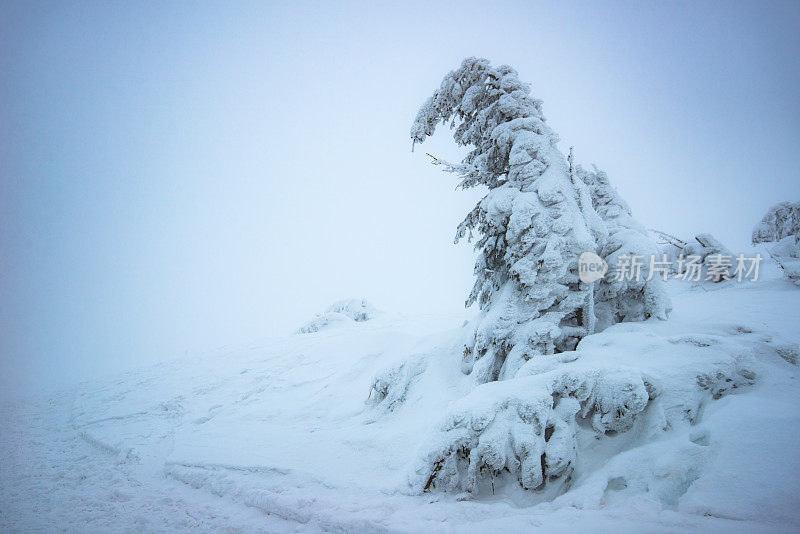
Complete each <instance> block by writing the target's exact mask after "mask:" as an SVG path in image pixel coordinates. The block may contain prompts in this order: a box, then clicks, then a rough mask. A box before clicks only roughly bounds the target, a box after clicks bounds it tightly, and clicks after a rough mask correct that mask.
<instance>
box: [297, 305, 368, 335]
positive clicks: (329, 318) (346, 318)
mask: <svg viewBox="0 0 800 534" xmlns="http://www.w3.org/2000/svg"><path fill="white" fill-rule="evenodd" d="M376 312H377V310H376V309H375V307H374V306H372V305H371V304H370V303H369V302H367V301H366V300H364V299H344V300H339V301H337V302H334V303H333V304H331V305H330V306H329V307H328V309H327V310H325V311H324V312H323V313H318V314H317V315H316V316H315V317H314V318H313V319H311V320H310V321H308V322H307V323H306V324H304V325H303V326H301V327H300V328H298V329H297V332H296V333H298V334H312V333H314V332H319V331H320V330H322V329H323V328H327V327H329V326H333V325H336V324H342V323H350V322H356V323H361V322H364V321H369V320H370V319H372V318H373V317H374V316H375V314H376Z"/></svg>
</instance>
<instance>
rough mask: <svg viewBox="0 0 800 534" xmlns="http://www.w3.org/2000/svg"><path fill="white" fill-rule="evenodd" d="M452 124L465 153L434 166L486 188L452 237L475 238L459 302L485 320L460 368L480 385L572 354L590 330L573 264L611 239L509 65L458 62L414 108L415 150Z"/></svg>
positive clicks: (585, 290) (587, 302)
mask: <svg viewBox="0 0 800 534" xmlns="http://www.w3.org/2000/svg"><path fill="white" fill-rule="evenodd" d="M448 121H452V122H451V127H454V128H455V131H454V134H453V138H454V139H455V141H456V143H458V144H459V145H463V146H468V147H471V148H472V150H471V151H470V152H469V154H468V155H467V156H466V158H465V159H464V160H463V161H462V163H461V164H450V163H447V162H444V161H441V160H436V159H435V160H434V163H437V164H442V165H444V166H445V167H446V169H447V170H448V171H450V172H454V173H456V174H458V175H459V177H460V179H461V183H460V186H461V187H462V188H468V187H474V186H478V185H483V186H486V187H487V188H488V189H489V191H488V193H487V195H486V196H485V197H484V198H483V199H482V200H481V201H480V202H479V203H478V204H477V206H475V208H474V209H473V210H472V211H471V212H470V213H469V214H468V215H467V217H466V219H465V220H464V222H462V223H461V225H460V226H459V227H458V231H457V234H456V242H458V240H459V239H461V238H463V237H464V236H465V235H467V234H469V237H470V238H472V234H473V231H476V232H477V233H478V234H479V237H478V240H477V242H476V244H475V248H476V249H477V250H478V251H479V255H478V259H477V261H476V264H475V276H476V281H475V286H474V288H473V289H472V292H471V293H470V295H469V298H468V300H467V305H470V304H472V303H474V302H477V303H478V305H479V307H480V309H481V310H482V313H481V314H480V316H479V318H478V319H477V322H476V324H475V330H474V336H473V337H472V339H471V341H470V343H468V344H467V346H466V347H465V350H464V367H463V370H464V372H466V373H471V374H472V375H473V376H474V377H475V379H476V381H477V382H479V383H483V382H488V381H492V380H497V379H498V378H511V377H513V376H514V374H515V373H516V371H517V370H518V369H519V368H520V367H521V366H522V365H523V364H524V363H525V361H527V360H528V359H529V358H530V357H531V356H533V355H534V354H551V353H554V352H557V351H563V350H570V349H573V348H574V347H575V345H576V344H577V342H578V341H579V340H580V339H581V338H583V337H584V336H586V335H588V334H591V333H592V332H593V331H594V329H595V315H594V302H593V301H594V295H593V288H592V287H591V286H590V285H588V284H584V283H581V282H580V280H579V279H578V272H577V267H578V265H577V263H578V256H579V255H580V254H581V253H582V252H585V251H596V250H597V248H598V244H597V243H598V240H603V239H605V237H606V235H607V232H606V228H605V225H604V224H603V222H602V220H601V219H600V217H599V216H598V215H597V213H596V212H595V210H594V209H593V207H592V199H591V194H590V192H589V189H588V187H587V186H586V184H584V183H583V182H582V181H581V180H575V179H573V177H571V176H570V173H569V167H568V165H567V161H566V159H565V157H564V155H563V154H562V153H561V152H560V151H559V150H558V148H557V147H556V144H557V143H558V140H559V138H558V135H557V134H556V133H555V132H554V131H553V130H552V129H550V127H549V126H548V125H547V124H546V122H545V118H544V116H543V115H542V102H541V101H540V100H537V99H535V98H533V97H531V96H530V87H529V86H528V85H527V84H524V83H522V82H521V81H520V80H519V78H518V77H517V73H516V71H514V69H512V68H510V67H508V66H500V67H492V66H491V65H490V63H489V61H488V60H486V59H477V58H467V59H465V60H464V61H463V63H462V64H461V67H460V68H458V69H457V70H454V71H452V72H450V73H449V74H448V75H447V76H445V78H444V80H443V81H442V84H441V86H440V88H439V89H438V90H437V91H435V92H434V94H433V96H431V97H430V98H429V99H428V101H427V102H426V103H425V104H424V105H423V106H422V107H421V108H420V110H419V112H418V114H417V117H416V120H415V121H414V125H413V127H412V128H411V137H412V139H413V141H414V143H417V142H419V143H421V142H423V141H424V140H425V139H426V138H427V137H428V136H430V135H432V134H433V133H434V131H435V129H436V127H437V126H438V125H439V123H446V122H448ZM456 123H457V125H456Z"/></svg>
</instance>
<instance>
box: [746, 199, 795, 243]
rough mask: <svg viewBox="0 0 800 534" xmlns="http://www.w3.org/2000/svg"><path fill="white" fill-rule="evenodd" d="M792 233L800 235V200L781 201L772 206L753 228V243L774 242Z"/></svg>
mask: <svg viewBox="0 0 800 534" xmlns="http://www.w3.org/2000/svg"><path fill="white" fill-rule="evenodd" d="M792 235H793V236H797V235H800V202H796V203H794V204H792V203H791V202H781V203H780V204H776V205H775V206H772V207H771V208H770V209H769V211H767V213H766V215H764V217H763V218H762V219H761V222H760V223H758V224H757V225H756V227H755V228H753V244H754V245H756V244H758V243H776V242H778V241H780V240H781V239H783V238H784V237H787V236H792Z"/></svg>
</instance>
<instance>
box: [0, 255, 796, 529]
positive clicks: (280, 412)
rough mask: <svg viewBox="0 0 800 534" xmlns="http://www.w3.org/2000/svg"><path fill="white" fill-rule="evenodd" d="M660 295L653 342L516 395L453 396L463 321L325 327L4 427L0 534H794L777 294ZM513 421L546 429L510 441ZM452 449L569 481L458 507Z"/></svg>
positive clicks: (633, 335) (792, 375) (524, 387)
mask: <svg viewBox="0 0 800 534" xmlns="http://www.w3.org/2000/svg"><path fill="white" fill-rule="evenodd" d="M667 289H668V291H669V293H670V296H671V298H672V301H673V303H674V312H673V313H672V315H671V316H670V319H669V320H668V321H658V320H655V319H652V320H649V321H645V322H640V323H620V324H617V325H615V326H612V327H610V328H609V329H607V330H606V331H604V332H602V333H599V334H595V335H590V336H588V337H586V338H585V339H583V340H582V341H581V343H580V344H579V345H578V348H577V350H576V351H574V352H567V353H562V354H559V355H556V356H552V355H551V356H547V357H543V358H540V359H535V360H531V361H530V362H528V364H526V365H525V366H524V367H523V369H522V370H521V371H520V374H518V375H517V376H521V375H524V376H525V378H524V380H513V381H507V382H493V383H488V384H483V385H476V384H475V381H474V380H473V379H472V378H471V377H470V376H468V375H464V374H462V373H461V371H460V352H461V350H462V347H463V343H464V336H465V332H467V329H466V328H464V327H463V323H464V320H465V319H467V318H469V317H470V315H469V314H468V313H467V312H465V313H464V314H462V315H458V316H447V317H430V316H418V317H400V316H396V315H392V314H390V313H388V312H383V313H378V314H376V313H372V312H371V313H370V314H369V320H355V319H354V318H352V317H351V318H350V319H352V320H350V319H347V314H344V313H343V312H342V311H341V310H333V311H329V312H327V313H328V314H329V315H330V314H331V313H333V314H335V317H334V318H340V319H342V320H326V321H322V322H324V323H325V324H324V325H323V326H324V328H321V327H320V328H316V330H317V331H314V330H315V329H304V331H305V332H310V333H304V334H294V335H291V336H288V337H285V338H280V339H274V340H270V341H268V342H265V343H260V344H253V345H252V346H242V347H238V348H235V349H226V350H222V351H217V352H215V353H213V354H211V355H206V356H204V357H197V358H186V359H183V360H180V361H175V362H172V363H169V364H162V365H158V366H155V367H151V368H147V369H143V370H139V371H135V372H130V373H127V374H125V375H122V376H119V377H118V378H117V379H114V380H106V381H99V382H93V383H86V384H82V385H81V386H80V387H76V388H75V389H73V390H71V391H68V392H63V393H60V394H57V395H47V396H44V395H43V396H41V397H40V398H36V399H29V400H28V401H26V402H24V403H22V402H20V403H16V404H13V405H12V404H9V405H4V406H3V407H2V422H1V424H2V429H3V430H2V434H1V435H2V437H1V438H0V440H1V442H0V447H2V449H1V452H2V456H3V458H4V461H3V462H2V465H0V492H2V493H0V529H2V530H11V531H26V532H28V531H53V530H59V529H67V530H70V531H103V532H108V531H134V530H146V531H163V530H166V531H176V530H189V529H196V530H200V531H206V530H210V529H225V530H226V531H232V532H255V531H266V532H282V531H288V532H316V531H340V532H475V531H520V530H522V529H529V528H532V527H542V528H546V529H547V530H548V531H551V532H573V531H589V530H590V531H593V532H610V531H615V532H631V531H647V532H674V531H677V530H680V531H684V530H689V531H698V532H700V531H702V532H708V531H716V532H722V531H724V532H759V531H763V532H767V531H769V532H796V531H797V530H798V529H800V482H798V481H800V460H799V459H798V452H797V451H798V450H800V384H798V380H797V376H798V367H797V365H796V358H797V343H798V341H800V328H798V324H800V291H798V290H797V288H796V287H795V286H793V285H792V284H791V282H789V281H788V280H786V279H784V278H782V277H781V274H780V272H779V271H778V269H777V268H776V267H775V266H774V264H770V265H766V264H765V265H764V266H763V267H762V276H761V279H760V280H759V281H757V282H743V283H736V282H729V283H724V284H704V285H697V286H696V285H692V284H689V283H686V282H681V281H677V280H674V281H671V282H670V283H669V284H668V287H667ZM364 306H366V304H364ZM370 309H371V308H370ZM339 315H341V316H342V317H339ZM331 317H333V316H332V315H331V316H328V319H330V318H331ZM345 319H347V320H345ZM317 326H319V325H317ZM608 384H612V385H613V387H610V386H609V387H606V386H608ZM500 390H502V391H500ZM487 392H489V393H487ZM615 392H616V393H615ZM620 392H621V393H620ZM613 394H616V395H626V398H625V399H622V400H620V399H619V398H613V399H612V398H607V396H608V395H613ZM498 398H501V399H504V400H503V401H502V402H498V401H497V399H498ZM606 406H624V409H621V410H616V411H614V412H613V413H612V412H611V411H609V410H606V409H605V408H604V407H606ZM529 408H530V410H533V411H532V412H531V413H534V414H537V415H536V417H539V416H540V415H538V414H546V415H545V416H542V417H545V419H546V420H547V421H546V422H545V423H543V424H545V426H547V425H549V427H548V429H545V428H542V429H540V432H536V431H533V433H532V434H531V433H528V434H526V433H525V432H530V427H532V426H535V425H534V424H532V423H530V421H529V419H530V417H528V418H526V417H527V416H526V415H525V414H526V413H528V412H529V411H530V410H528V409H529ZM526 410H528V411H526ZM576 412H577V417H572V414H574V413H576ZM475 414H478V415H475ZM481 418H483V420H482V421H479V420H478V419H481ZM526 421H527V422H528V423H529V426H525V425H526ZM570 425H574V427H573V428H571V427H570ZM509 429H510V430H509ZM548 432H549V435H546V434H547V433H548ZM469 440H472V441H471V443H479V445H476V446H475V448H474V450H475V451H477V452H476V453H475V454H477V455H480V454H483V455H485V456H491V457H492V458H493V460H492V461H495V462H498V461H499V460H498V459H497V457H496V456H497V454H499V455H501V456H502V455H508V456H509V457H513V456H514V455H517V456H520V458H519V461H521V462H522V463H524V461H523V460H524V459H525V458H526V456H525V454H528V453H527V452H526V453H525V454H522V453H520V452H519V450H522V449H524V450H525V451H530V450H536V451H538V452H537V456H536V457H535V461H536V462H539V456H538V454H540V453H541V452H542V451H544V452H546V453H547V456H546V458H545V455H544V454H542V459H541V463H542V467H541V469H542V470H543V471H544V474H545V475H552V474H555V475H557V474H558V473H560V472H562V471H559V469H562V470H563V469H564V468H565V466H566V465H567V464H569V466H571V469H572V472H571V473H572V474H571V476H570V477H568V478H567V479H566V480H563V479H562V480H560V482H559V483H558V484H547V485H545V486H544V489H540V490H538V491H537V490H531V491H525V490H522V489H521V486H520V484H517V483H516V481H515V479H516V478H518V477H519V478H520V479H521V480H520V481H521V482H524V479H525V476H526V475H525V470H524V468H523V467H520V466H517V468H518V473H513V472H512V471H513V470H509V469H506V470H507V471H509V472H507V473H506V472H505V471H504V473H505V474H504V476H503V477H502V478H498V479H497V480H492V481H491V482H490V483H485V482H484V481H483V479H481V480H480V481H478V482H477V487H474V488H471V489H474V491H472V492H470V493H464V492H463V490H464V488H465V485H467V486H468V485H469V483H470V481H469V480H467V479H465V478H464V477H463V476H462V477H461V478H459V476H458V474H457V472H460V471H458V470H459V469H462V468H465V467H466V465H460V464H458V462H463V461H464V460H463V459H459V458H457V457H454V458H453V459H452V460H451V462H452V465H453V466H456V467H455V468H454V469H456V471H454V472H451V473H449V474H448V476H445V472H444V471H443V470H442V465H446V464H447V461H448V460H447V457H448V454H450V453H451V452H452V451H454V450H459V446H455V447H454V446H453V443H466V442H467V441H469ZM498 444H499V445H498ZM521 444H522V445H521ZM523 445H524V446H523ZM536 447H539V448H538V449H537V448H536ZM497 450H499V451H500V452H499V453H498V452H497ZM492 455H494V456H492ZM531 458H533V457H532V456H531ZM470 460H472V457H470ZM457 464H458V465H457ZM545 464H547V465H545ZM437 465H438V467H437ZM447 465H449V464H447ZM498 465H499V464H498ZM502 465H504V466H508V465H516V464H514V462H512V461H511V460H509V458H506V457H503V458H502ZM537 469H538V463H537ZM534 471H535V470H534ZM534 471H531V472H534ZM462 474H463V473H462ZM529 482H530V484H532V485H533V486H534V487H535V486H536V485H538V483H537V481H529ZM523 485H524V484H523ZM426 486H427V487H428V490H427V491H426V490H425V487H426ZM434 486H435V487H434ZM432 489H433V491H431V490H432Z"/></svg>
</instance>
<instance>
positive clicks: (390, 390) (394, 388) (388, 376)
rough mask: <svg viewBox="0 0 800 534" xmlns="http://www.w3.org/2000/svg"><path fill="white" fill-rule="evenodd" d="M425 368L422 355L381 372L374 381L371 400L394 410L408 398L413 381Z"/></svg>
mask: <svg viewBox="0 0 800 534" xmlns="http://www.w3.org/2000/svg"><path fill="white" fill-rule="evenodd" d="M424 370H425V361H424V359H423V358H422V357H416V358H411V359H409V360H408V361H404V362H401V363H399V364H397V365H395V366H393V367H389V368H388V369H386V370H384V371H382V372H381V373H379V374H378V375H377V376H376V377H375V378H374V379H373V381H372V387H371V388H370V393H369V400H370V401H371V402H372V403H373V404H375V405H378V406H380V407H382V408H383V410H385V411H387V412H393V411H394V410H395V409H396V408H397V407H398V406H400V405H401V404H403V402H405V400H406V394H407V393H408V390H409V388H410V387H411V384H412V382H413V381H414V379H415V378H417V377H418V376H419V375H420V374H422V372H423V371H424Z"/></svg>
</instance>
